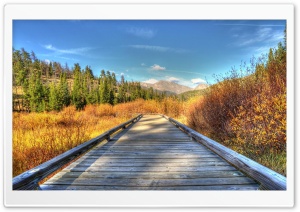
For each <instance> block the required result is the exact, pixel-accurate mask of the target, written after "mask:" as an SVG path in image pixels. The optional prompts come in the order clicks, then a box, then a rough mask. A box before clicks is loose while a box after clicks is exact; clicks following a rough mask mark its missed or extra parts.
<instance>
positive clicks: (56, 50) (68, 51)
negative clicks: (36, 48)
mask: <svg viewBox="0 0 300 212" xmlns="http://www.w3.org/2000/svg"><path fill="white" fill-rule="evenodd" d="M43 47H44V48H45V49H47V50H50V51H53V52H54V53H56V54H74V55H84V54H85V53H86V52H87V51H89V50H91V49H92V48H90V47H83V48H75V49H59V48H56V47H54V46H53V45H52V44H47V45H44V46H43Z"/></svg>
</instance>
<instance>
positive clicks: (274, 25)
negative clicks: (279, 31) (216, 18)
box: [215, 23, 285, 27]
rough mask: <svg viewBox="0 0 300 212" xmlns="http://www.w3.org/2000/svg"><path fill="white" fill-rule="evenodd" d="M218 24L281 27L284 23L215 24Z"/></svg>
mask: <svg viewBox="0 0 300 212" xmlns="http://www.w3.org/2000/svg"><path fill="white" fill-rule="evenodd" d="M215 25H220V26H253V27H257V26H259V27H282V26H285V25H284V24H242V23H241V24H215Z"/></svg>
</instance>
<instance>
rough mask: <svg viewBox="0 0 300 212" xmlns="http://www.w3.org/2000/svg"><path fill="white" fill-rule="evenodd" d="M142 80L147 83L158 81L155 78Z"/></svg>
mask: <svg viewBox="0 0 300 212" xmlns="http://www.w3.org/2000/svg"><path fill="white" fill-rule="evenodd" d="M143 82H145V83H149V84H154V83H157V82H158V80H156V79H148V80H146V81H143Z"/></svg>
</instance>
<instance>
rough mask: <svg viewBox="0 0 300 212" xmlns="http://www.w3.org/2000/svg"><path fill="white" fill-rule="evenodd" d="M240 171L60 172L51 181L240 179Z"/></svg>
mask: <svg viewBox="0 0 300 212" xmlns="http://www.w3.org/2000/svg"><path fill="white" fill-rule="evenodd" d="M242 176H244V174H242V173H241V172H240V171H200V172H166V173H162V172H142V173H141V172H114V173H113V174H112V172H66V171H61V172H59V173H58V174H56V175H55V176H54V177H53V179H58V178H62V177H66V178H78V177H81V178H105V179H194V178H219V177H221V178H228V177H242Z"/></svg>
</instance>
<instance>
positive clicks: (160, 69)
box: [150, 64, 166, 71]
mask: <svg viewBox="0 0 300 212" xmlns="http://www.w3.org/2000/svg"><path fill="white" fill-rule="evenodd" d="M150 68H151V70H153V71H164V70H166V67H162V66H160V65H158V64H154V65H153V66H150Z"/></svg>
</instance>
